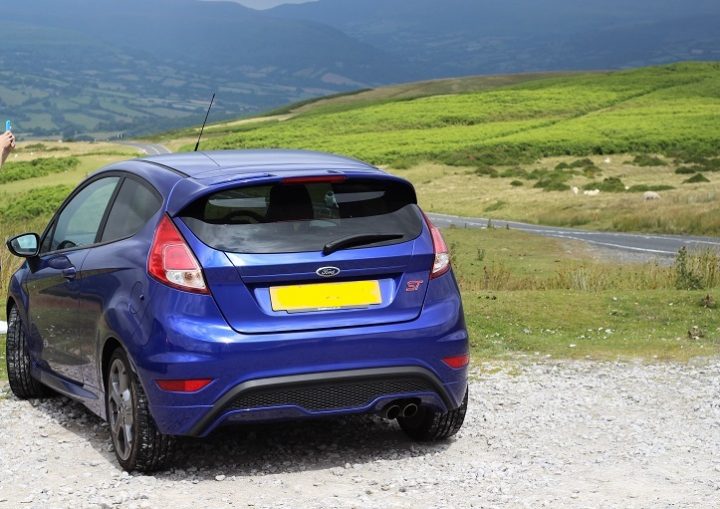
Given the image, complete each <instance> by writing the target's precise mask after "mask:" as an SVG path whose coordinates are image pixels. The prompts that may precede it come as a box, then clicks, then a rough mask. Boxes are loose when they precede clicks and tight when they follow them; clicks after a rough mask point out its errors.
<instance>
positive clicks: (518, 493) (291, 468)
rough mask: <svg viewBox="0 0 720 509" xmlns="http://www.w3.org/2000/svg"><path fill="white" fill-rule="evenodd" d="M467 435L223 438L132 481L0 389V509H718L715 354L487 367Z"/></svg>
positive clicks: (58, 405)
mask: <svg viewBox="0 0 720 509" xmlns="http://www.w3.org/2000/svg"><path fill="white" fill-rule="evenodd" d="M470 391H471V392H470V395H471V402H470V411H469V412H468V416H467V419H466V422H465V426H464V427H463V429H462V431H461V432H460V434H459V435H458V436H457V438H456V439H454V440H451V441H449V442H448V443H444V444H437V445H418V444H414V443H412V442H410V441H408V440H406V439H405V438H404V435H403V434H402V433H401V432H400V431H399V429H398V428H397V426H396V425H395V424H394V423H389V422H385V421H382V420H380V419H376V418H369V417H365V418H352V419H342V420H331V421H316V422H305V423H291V424H277V425H270V426H262V427H261V426H255V427H251V428H230V429H224V430H221V431H219V432H217V433H216V434H214V435H213V436H212V437H210V438H209V439H207V440H182V441H181V442H180V444H179V448H178V449H179V450H178V453H177V457H176V459H175V463H174V466H173V468H172V469H171V470H169V471H167V472H163V473H157V474H155V475H152V476H141V475H137V476H134V475H128V474H127V473H124V472H122V471H121V470H120V469H119V468H118V467H117V466H116V463H115V458H114V455H113V453H112V449H111V444H110V440H109V438H108V432H107V428H106V425H105V424H104V423H102V422H101V421H100V420H99V419H97V418H96V417H94V416H93V415H91V414H90V413H89V412H87V411H85V410H84V408H83V407H82V406H81V405H78V404H76V403H72V402H70V401H69V400H67V399H64V398H60V397H57V398H52V399H49V400H45V401H42V402H40V401H34V402H22V401H18V400H16V399H15V398H14V397H13V396H11V395H10V394H9V388H8V387H7V386H5V387H3V388H2V393H1V394H0V426H1V429H2V438H1V440H0V507H8V508H13V509H15V508H24V507H28V508H30V507H37V508H42V509H50V508H55V507H58V508H65V507H67V508H81V507H103V508H107V507H122V508H133V507H135V508H154V507H158V508H166V507H172V508H173V509H182V508H193V509H197V508H227V507H257V508H261V507H286V508H306V507H307V508H316V507H318V508H319V507H333V508H334V507H338V508H346V507H347V508H350V507H358V508H364V507H381V508H394V507H413V508H416V507H462V508H465V507H593V508H596V507H626V508H630V507H693V508H696V507H707V508H717V507H720V358H713V359H704V360H697V361H694V362H692V363H691V364H689V365H677V364H654V365H645V364H640V363H595V362H544V363H530V362H525V363H511V364H503V365H495V366H484V367H483V369H481V370H478V371H477V373H476V374H475V376H474V380H473V382H472V385H471V390H470Z"/></svg>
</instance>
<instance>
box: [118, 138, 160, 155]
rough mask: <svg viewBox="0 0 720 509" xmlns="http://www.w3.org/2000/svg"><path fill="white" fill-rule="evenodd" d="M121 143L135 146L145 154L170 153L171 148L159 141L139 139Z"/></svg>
mask: <svg viewBox="0 0 720 509" xmlns="http://www.w3.org/2000/svg"><path fill="white" fill-rule="evenodd" d="M121 145H127V146H129V147H135V148H137V149H140V150H142V151H143V152H145V154H146V155H149V156H156V155H160V154H170V153H171V150H170V149H169V148H167V147H166V146H165V145H160V144H159V143H141V142H139V141H123V142H121Z"/></svg>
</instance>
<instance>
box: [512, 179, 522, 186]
mask: <svg viewBox="0 0 720 509" xmlns="http://www.w3.org/2000/svg"><path fill="white" fill-rule="evenodd" d="M510 185H511V186H513V187H520V186H522V185H523V183H522V180H513V181H512V182H510Z"/></svg>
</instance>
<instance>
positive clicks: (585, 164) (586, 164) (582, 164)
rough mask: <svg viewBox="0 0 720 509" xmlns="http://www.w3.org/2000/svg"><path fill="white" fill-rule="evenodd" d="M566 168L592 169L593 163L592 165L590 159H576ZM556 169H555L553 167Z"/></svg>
mask: <svg viewBox="0 0 720 509" xmlns="http://www.w3.org/2000/svg"><path fill="white" fill-rule="evenodd" d="M567 167H568V168H594V167H595V163H593V162H592V161H591V160H590V159H588V158H587V157H586V158H584V159H577V160H575V161H573V162H572V163H570V164H568V165H567ZM555 169H557V167H555Z"/></svg>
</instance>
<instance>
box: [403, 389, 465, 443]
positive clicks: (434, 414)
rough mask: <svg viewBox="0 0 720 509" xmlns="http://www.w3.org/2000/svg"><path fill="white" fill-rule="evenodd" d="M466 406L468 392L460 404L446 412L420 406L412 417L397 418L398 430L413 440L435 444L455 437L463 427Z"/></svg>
mask: <svg viewBox="0 0 720 509" xmlns="http://www.w3.org/2000/svg"><path fill="white" fill-rule="evenodd" d="M467 406H468V392H467V391H465V398H463V402H462V404H461V405H460V406H459V407H458V408H456V409H454V410H450V411H448V412H439V411H437V410H433V409H432V408H429V407H423V406H421V407H420V408H419V409H418V412H417V413H416V414H415V415H413V416H412V417H398V418H397V420H398V423H399V424H400V428H402V430H403V431H404V432H405V434H407V435H408V436H409V437H410V438H412V439H413V440H418V441H420V442H435V441H438V440H445V439H447V438H450V437H451V436H453V435H455V434H456V433H457V432H458V431H460V428H461V427H462V425H463V421H464V420H465V413H466V412H467Z"/></svg>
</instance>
